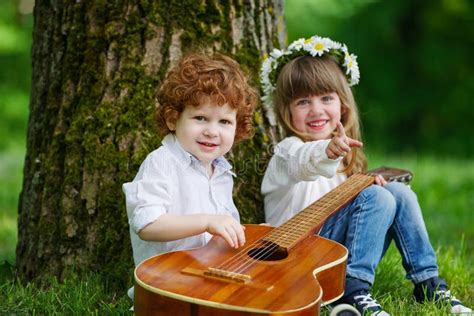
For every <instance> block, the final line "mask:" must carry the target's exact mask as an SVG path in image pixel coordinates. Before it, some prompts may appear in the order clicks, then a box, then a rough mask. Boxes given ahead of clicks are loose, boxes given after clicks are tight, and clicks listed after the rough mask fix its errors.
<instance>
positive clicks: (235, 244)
mask: <svg viewBox="0 0 474 316" xmlns="http://www.w3.org/2000/svg"><path fill="white" fill-rule="evenodd" d="M226 231H227V234H228V235H229V236H230V239H231V240H232V247H234V248H237V247H238V246H239V240H238V237H237V233H236V232H235V231H234V229H233V227H227V228H226Z"/></svg>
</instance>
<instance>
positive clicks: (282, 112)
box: [274, 56, 367, 176]
mask: <svg viewBox="0 0 474 316" xmlns="http://www.w3.org/2000/svg"><path fill="white" fill-rule="evenodd" d="M332 92H336V93H337V94H338V96H339V99H340V100H341V123H342V125H343V126H344V130H345V132H346V135H347V136H348V137H350V138H353V139H357V140H361V131H360V122H359V113H358V110H357V105H356V103H355V100H354V96H353V94H352V90H351V88H350V87H349V84H348V83H347V79H346V77H345V76H344V74H343V72H342V70H341V68H340V66H339V65H338V64H337V62H336V61H335V60H334V59H333V58H332V57H329V56H321V57H311V56H301V57H297V58H295V59H293V60H291V61H290V62H289V63H288V64H286V65H285V66H284V67H283V68H282V70H281V72H280V74H279V75H278V80H277V88H276V91H275V94H274V103H275V109H276V112H277V116H278V119H279V121H280V124H281V125H282V127H283V129H284V130H285V131H286V133H287V134H288V135H295V136H298V137H299V138H301V139H302V140H304V141H310V140H311V139H310V137H309V136H310V135H308V134H305V133H301V132H299V131H297V130H296V129H295V128H294V127H293V126H292V124H291V121H292V120H291V113H290V103H291V102H292V101H293V100H295V99H297V98H301V97H308V96H312V95H321V94H325V93H332ZM343 165H344V170H343V172H344V173H346V174H347V175H348V176H349V175H351V174H353V173H356V172H365V171H366V170H367V159H366V158H365V155H364V153H363V151H362V149H357V148H352V150H351V153H350V154H349V155H347V156H346V157H344V159H343Z"/></svg>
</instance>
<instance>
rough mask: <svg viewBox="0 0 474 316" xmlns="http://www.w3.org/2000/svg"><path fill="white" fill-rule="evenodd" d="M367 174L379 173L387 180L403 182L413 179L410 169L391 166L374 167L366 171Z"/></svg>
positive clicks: (407, 182)
mask: <svg viewBox="0 0 474 316" xmlns="http://www.w3.org/2000/svg"><path fill="white" fill-rule="evenodd" d="M367 174H371V175H381V176H382V177H384V179H385V180H387V181H388V182H391V181H397V182H402V183H405V184H409V183H410V181H411V180H412V179H413V173H411V171H408V170H405V169H399V168H391V167H380V168H376V169H373V170H370V171H368V172H367Z"/></svg>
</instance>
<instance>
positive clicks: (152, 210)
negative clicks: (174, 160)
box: [123, 156, 172, 234]
mask: <svg viewBox="0 0 474 316" xmlns="http://www.w3.org/2000/svg"><path fill="white" fill-rule="evenodd" d="M154 160H156V159H153V157H150V156H149V157H147V159H145V161H144V162H143V163H142V165H141V166H140V170H139V172H138V174H137V176H136V177H135V179H134V180H133V181H132V182H128V183H125V184H124V185H123V191H124V193H125V200H126V206H127V216H128V223H129V225H130V228H131V229H132V230H133V231H134V232H135V233H136V234H138V232H139V231H140V230H142V229H143V228H144V227H145V226H147V225H149V224H151V223H153V222H154V221H156V220H157V219H158V217H160V216H161V215H163V214H165V213H166V212H167V210H168V209H169V206H170V204H171V194H170V179H172V177H171V176H169V175H167V174H166V172H167V170H169V169H168V168H165V167H164V165H162V164H160V163H157V161H154Z"/></svg>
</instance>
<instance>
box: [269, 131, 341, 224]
mask: <svg viewBox="0 0 474 316" xmlns="http://www.w3.org/2000/svg"><path fill="white" fill-rule="evenodd" d="M329 142H330V139H327V140H318V141H311V142H304V141H302V140H301V139H300V138H298V137H295V136H293V137H287V138H285V139H284V140H282V141H281V142H280V143H279V144H278V145H277V146H276V147H275V153H274V155H273V157H272V158H271V159H270V163H269V164H268V167H267V170H266V171H265V176H264V178H263V182H262V187H261V191H262V194H263V197H264V203H265V220H266V222H267V223H270V224H271V225H272V226H280V225H281V224H283V223H285V222H286V221H287V220H289V219H290V218H292V217H293V216H294V215H296V214H297V213H298V212H300V211H301V210H303V209H305V208H306V207H307V206H309V205H310V204H311V203H313V202H314V201H316V200H318V199H319V198H320V197H322V196H323V195H324V194H326V193H327V192H329V191H331V190H332V189H333V188H335V187H336V186H338V185H339V184H341V183H342V182H344V181H345V180H346V179H347V177H346V175H345V174H343V173H338V172H337V171H338V167H339V164H340V162H341V160H342V157H339V158H337V159H335V160H333V159H330V158H328V156H327V155H326V148H327V146H328V144H329Z"/></svg>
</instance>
